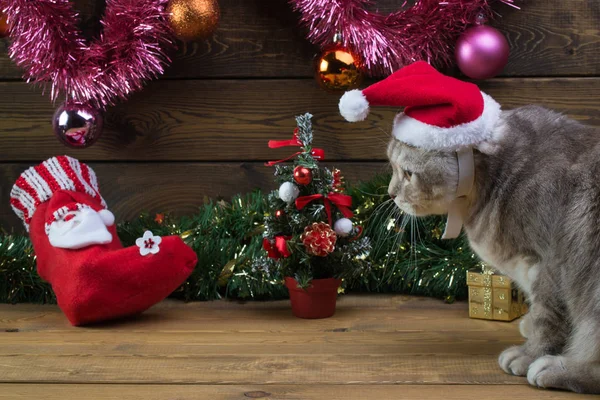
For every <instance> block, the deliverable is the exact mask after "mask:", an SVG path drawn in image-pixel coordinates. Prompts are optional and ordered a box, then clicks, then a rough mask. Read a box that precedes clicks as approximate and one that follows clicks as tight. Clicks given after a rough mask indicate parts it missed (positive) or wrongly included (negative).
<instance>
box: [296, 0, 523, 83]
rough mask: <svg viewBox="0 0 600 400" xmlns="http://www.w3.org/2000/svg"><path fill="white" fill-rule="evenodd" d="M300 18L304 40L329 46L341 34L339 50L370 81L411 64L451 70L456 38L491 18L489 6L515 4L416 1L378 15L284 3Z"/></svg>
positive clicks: (299, 1)
mask: <svg viewBox="0 0 600 400" xmlns="http://www.w3.org/2000/svg"><path fill="white" fill-rule="evenodd" d="M289 1H290V3H291V4H292V5H293V7H294V8H295V9H296V10H298V11H300V13H301V14H302V16H301V22H302V24H303V25H304V26H306V27H307V28H308V39H309V40H310V41H311V42H312V43H315V44H318V45H320V46H325V45H328V44H331V43H332V42H333V39H334V37H335V35H336V34H338V33H339V34H341V37H342V44H343V45H344V46H345V47H347V48H349V49H350V50H351V51H352V52H353V53H355V54H357V55H359V56H360V57H361V58H362V63H363V67H364V69H365V70H366V72H367V73H368V74H369V75H371V76H383V75H388V74H390V73H392V72H393V71H395V70H397V69H398V68H400V67H402V66H403V65H407V64H410V63H413V62H415V61H422V60H423V61H427V62H429V63H432V64H438V65H440V64H443V65H450V64H451V63H452V62H453V60H454V57H453V49H454V44H455V43H456V41H457V40H458V37H459V36H460V34H462V33H463V32H464V31H465V29H467V28H468V27H469V26H471V25H474V24H475V23H477V21H478V18H481V17H483V18H488V17H490V16H491V14H492V11H491V6H490V4H491V3H493V2H494V1H499V2H502V3H505V4H508V5H510V6H512V7H515V8H518V7H516V6H515V5H514V4H513V2H514V0H445V1H440V0H416V1H415V3H414V5H413V6H412V7H410V6H409V5H408V2H405V3H404V4H402V5H401V6H400V7H399V8H400V9H401V11H398V12H394V13H391V14H389V15H382V14H380V13H377V12H370V11H367V10H366V7H367V6H369V5H372V4H373V3H374V2H373V1H372V0H289Z"/></svg>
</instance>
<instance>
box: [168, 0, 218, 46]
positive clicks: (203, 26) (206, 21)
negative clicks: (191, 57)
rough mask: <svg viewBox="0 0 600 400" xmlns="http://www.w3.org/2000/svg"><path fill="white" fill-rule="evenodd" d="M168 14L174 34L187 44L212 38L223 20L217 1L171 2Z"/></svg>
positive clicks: (188, 0) (176, 0)
mask: <svg viewBox="0 0 600 400" xmlns="http://www.w3.org/2000/svg"><path fill="white" fill-rule="evenodd" d="M167 12H168V13H169V22H170V24H171V27H172V28H173V32H174V33H175V35H176V36H177V38H178V39H180V40H183V41H186V42H189V41H197V40H204V39H207V38H208V37H210V36H211V35H212V34H213V33H214V32H215V31H216V30H217V27H218V25H219V19H220V18H221V11H220V8H219V3H218V2H217V0H171V1H170V2H169V5H168V7H167Z"/></svg>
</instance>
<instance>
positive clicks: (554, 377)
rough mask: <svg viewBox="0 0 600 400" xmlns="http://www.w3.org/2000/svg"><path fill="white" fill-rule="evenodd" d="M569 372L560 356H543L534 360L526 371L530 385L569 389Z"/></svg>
mask: <svg viewBox="0 0 600 400" xmlns="http://www.w3.org/2000/svg"><path fill="white" fill-rule="evenodd" d="M568 379H569V372H568V370H567V367H566V363H565V358H564V357H562V356H544V357H541V358H538V359H537V360H535V362H534V363H533V364H531V366H530V367H529V371H528V372H527V381H529V384H530V385H533V386H537V387H540V388H555V389H569V387H568V385H567V382H566V381H567V380H568Z"/></svg>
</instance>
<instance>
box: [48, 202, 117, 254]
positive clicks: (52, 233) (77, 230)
mask: <svg viewBox="0 0 600 400" xmlns="http://www.w3.org/2000/svg"><path fill="white" fill-rule="evenodd" d="M59 211H60V210H59ZM55 214H56V213H55ZM60 214H61V213H60V212H58V216H57V217H56V218H55V220H54V221H53V222H52V223H50V224H46V233H47V234H48V240H49V241H50V244H51V245H52V246H54V247H58V248H62V249H73V250H75V249H81V248H83V247H87V246H91V245H95V244H108V243H111V242H112V240H113V237H112V235H111V233H110V232H109V231H108V229H106V227H107V226H111V225H113V224H114V223H115V216H114V215H113V213H111V212H110V211H108V210H100V211H95V210H93V209H91V208H89V207H87V206H80V207H79V209H77V210H75V211H70V210H69V211H67V212H66V213H62V215H60Z"/></svg>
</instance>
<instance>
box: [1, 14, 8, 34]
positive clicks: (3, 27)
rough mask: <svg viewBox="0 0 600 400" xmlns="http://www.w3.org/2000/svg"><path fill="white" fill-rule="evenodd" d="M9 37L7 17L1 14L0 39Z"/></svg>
mask: <svg viewBox="0 0 600 400" xmlns="http://www.w3.org/2000/svg"><path fill="white" fill-rule="evenodd" d="M3 37H8V20H7V19H6V15H4V14H2V13H0V39H1V38H3Z"/></svg>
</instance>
